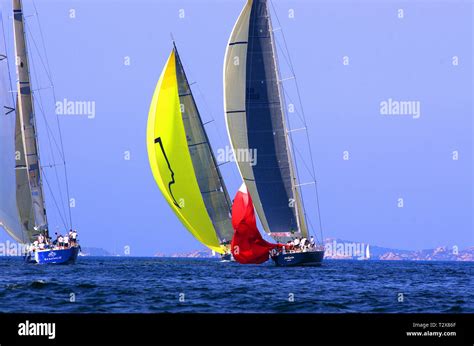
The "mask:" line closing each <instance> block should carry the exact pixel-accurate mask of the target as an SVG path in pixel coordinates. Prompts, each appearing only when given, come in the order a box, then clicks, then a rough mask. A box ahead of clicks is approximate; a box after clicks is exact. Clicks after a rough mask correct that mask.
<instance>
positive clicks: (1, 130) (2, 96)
mask: <svg viewBox="0 0 474 346" xmlns="http://www.w3.org/2000/svg"><path fill="white" fill-rule="evenodd" d="M0 25H1V28H3V20H2V13H1V12H0ZM0 50H1V52H0V107H1V112H0V226H1V227H3V228H4V229H5V230H6V231H7V232H8V233H9V234H10V235H11V236H12V237H13V238H14V239H15V240H16V241H18V242H21V243H25V242H28V240H29V237H28V234H27V232H25V230H24V228H23V227H22V226H21V222H20V219H19V215H18V209H17V198H16V174H15V166H16V163H15V156H16V155H15V119H16V113H15V109H14V107H15V105H14V101H13V98H12V95H11V93H10V79H9V69H8V60H7V54H6V44H5V42H4V35H0Z"/></svg>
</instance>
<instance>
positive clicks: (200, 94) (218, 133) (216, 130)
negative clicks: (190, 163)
mask: <svg viewBox="0 0 474 346" xmlns="http://www.w3.org/2000/svg"><path fill="white" fill-rule="evenodd" d="M186 69H187V70H188V71H189V72H190V75H193V73H192V71H191V70H190V69H188V68H186ZM193 84H195V85H196V87H195V88H196V89H197V92H198V94H199V97H200V98H201V100H202V103H203V104H204V107H205V108H206V110H207V112H206V113H207V114H208V115H209V117H210V118H211V120H210V121H207V122H206V123H205V124H204V125H206V124H208V123H211V122H212V123H213V124H214V126H213V127H214V130H215V132H216V133H217V137H218V139H219V142H220V144H221V147H222V148H223V147H224V143H225V141H224V139H223V138H222V134H221V132H220V131H219V129H218V128H217V124H216V121H215V120H216V119H215V117H214V113H213V112H212V109H211V107H210V106H209V103H208V102H207V100H206V97H205V96H204V93H203V92H202V90H201V87H200V85H199V83H198V82H194V83H193ZM189 88H190V89H191V85H189ZM211 150H212V147H211ZM225 163H226V162H225ZM221 165H222V163H220V164H218V166H221ZM231 171H232V176H233V177H234V179H235V180H236V181H238V180H239V178H238V176H237V174H236V172H235V169H231ZM229 198H230V196H229Z"/></svg>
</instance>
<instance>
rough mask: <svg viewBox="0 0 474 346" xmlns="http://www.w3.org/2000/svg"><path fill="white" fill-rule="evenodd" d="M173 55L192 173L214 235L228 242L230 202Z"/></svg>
mask: <svg viewBox="0 0 474 346" xmlns="http://www.w3.org/2000/svg"><path fill="white" fill-rule="evenodd" d="M175 56H176V76H177V79H178V93H179V101H180V104H181V113H182V117H183V123H184V129H185V132H186V137H187V141H188V148H189V153H190V154H191V160H192V161H193V167H194V173H195V174H196V179H197V182H198V185H199V189H200V190H201V195H202V198H203V200H204V205H205V206H206V210H207V213H208V214H209V217H210V218H211V220H212V223H213V225H214V228H215V230H216V232H217V237H218V238H219V240H220V241H221V242H224V241H230V240H231V239H232V235H233V234H234V230H233V229H232V224H231V219H230V213H231V211H230V209H231V205H232V202H231V201H230V198H229V194H228V192H227V189H226V186H225V184H224V181H223V179H222V176H221V173H220V171H219V167H218V166H217V163H216V159H215V157H214V153H213V152H212V148H211V146H210V142H209V138H208V137H207V134H206V131H205V129H204V126H203V123H202V120H201V117H200V115H199V111H198V109H197V106H196V102H195V101H194V97H193V94H192V92H191V88H190V86H189V83H188V80H187V78H186V74H185V72H184V68H183V65H182V63H181V60H180V58H179V54H178V51H177V50H176V48H175Z"/></svg>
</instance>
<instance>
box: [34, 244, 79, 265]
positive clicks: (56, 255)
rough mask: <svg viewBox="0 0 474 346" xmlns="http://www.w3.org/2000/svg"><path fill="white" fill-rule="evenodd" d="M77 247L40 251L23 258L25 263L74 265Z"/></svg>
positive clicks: (77, 252)
mask: <svg viewBox="0 0 474 346" xmlns="http://www.w3.org/2000/svg"><path fill="white" fill-rule="evenodd" d="M79 251H80V249H79V247H76V246H75V247H71V248H69V249H59V250H41V251H36V252H35V253H34V254H28V255H26V257H25V262H26V263H35V264H74V263H76V259H77V256H78V255H79Z"/></svg>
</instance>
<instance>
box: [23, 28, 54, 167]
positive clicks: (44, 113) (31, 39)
mask: <svg viewBox="0 0 474 346" xmlns="http://www.w3.org/2000/svg"><path fill="white" fill-rule="evenodd" d="M25 27H26V29H27V30H28V33H29V34H30V39H29V41H33V44H34V47H35V48H36V51H37V52H38V55H39V54H40V52H39V49H38V47H37V46H36V44H35V41H34V39H33V34H32V33H31V31H30V29H29V26H28V25H27V23H26V22H25ZM31 65H34V61H33V60H32V61H31ZM43 67H44V65H43ZM35 78H36V79H37V80H38V82H39V79H38V78H37V76H36V71H35ZM50 82H51V81H50ZM51 88H52V85H51ZM39 97H40V98H41V94H39ZM39 106H40V107H41V110H42V112H43V114H42V115H43V116H46V112H45V111H44V108H43V105H42V104H39ZM45 123H46V125H47V129H48V130H49V131H50V132H51V134H52V135H53V132H52V130H51V127H50V126H49V122H48V121H47V120H46V119H45ZM52 137H53V141H54V143H55V145H56V148H57V149H58V152H59V154H60V155H61V156H62V153H61V148H60V146H59V144H58V142H57V141H56V137H55V136H54V135H53V136H52ZM61 159H62V160H63V158H62V157H61Z"/></svg>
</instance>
